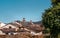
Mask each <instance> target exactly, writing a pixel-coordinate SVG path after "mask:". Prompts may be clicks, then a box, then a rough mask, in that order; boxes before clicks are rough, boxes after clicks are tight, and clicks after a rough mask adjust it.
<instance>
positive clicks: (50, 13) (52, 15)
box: [42, 0, 60, 38]
mask: <svg viewBox="0 0 60 38" xmlns="http://www.w3.org/2000/svg"><path fill="white" fill-rule="evenodd" d="M51 1H52V7H50V8H48V9H47V10H45V12H44V14H43V16H42V23H43V24H44V26H45V27H46V28H49V29H50V33H51V38H58V33H59V32H60V31H59V30H60V1H59V0H51Z"/></svg>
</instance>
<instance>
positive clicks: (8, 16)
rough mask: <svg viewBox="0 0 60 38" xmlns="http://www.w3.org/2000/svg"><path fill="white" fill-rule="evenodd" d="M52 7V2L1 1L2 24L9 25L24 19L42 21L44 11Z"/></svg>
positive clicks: (41, 0) (29, 0)
mask: <svg viewBox="0 0 60 38" xmlns="http://www.w3.org/2000/svg"><path fill="white" fill-rule="evenodd" d="M50 6H51V1H50V0H0V22H4V23H9V22H12V21H15V20H22V18H25V19H26V21H29V20H32V21H34V22H36V21H41V20H42V14H43V12H44V10H45V9H47V8H49V7H50Z"/></svg>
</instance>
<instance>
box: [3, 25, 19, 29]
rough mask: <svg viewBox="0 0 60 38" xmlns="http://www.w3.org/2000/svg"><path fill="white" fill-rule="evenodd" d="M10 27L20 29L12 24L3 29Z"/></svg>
mask: <svg viewBox="0 0 60 38" xmlns="http://www.w3.org/2000/svg"><path fill="white" fill-rule="evenodd" d="M9 27H12V28H18V27H16V26H14V25H12V24H7V25H5V26H3V27H2V28H9Z"/></svg>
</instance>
